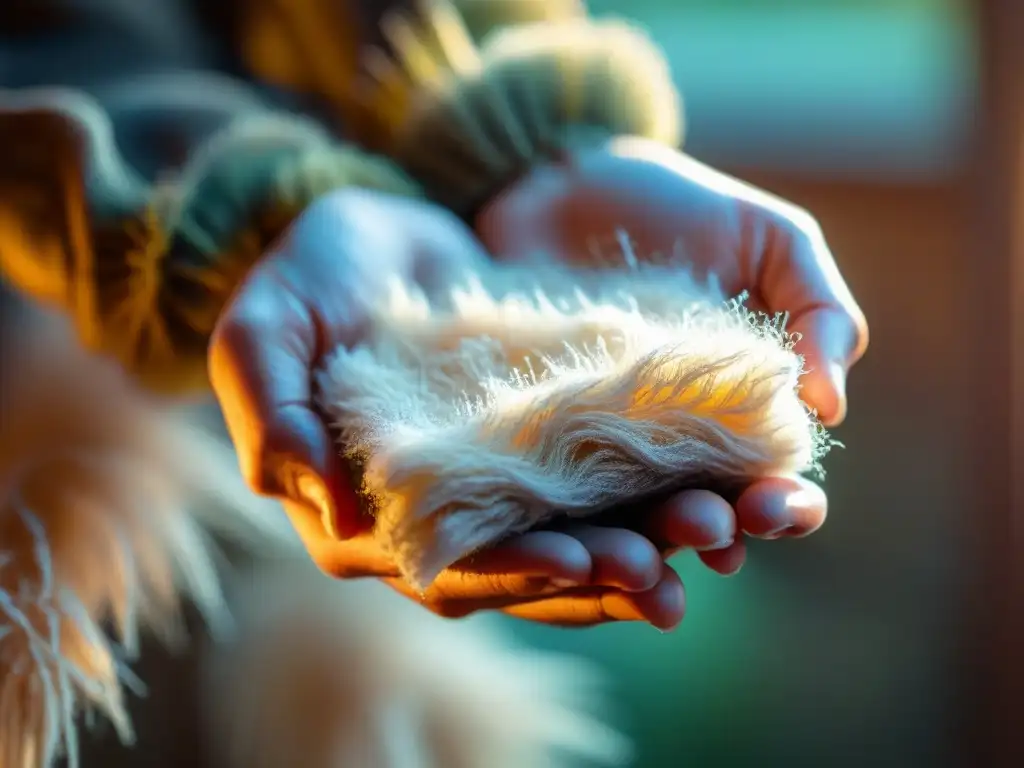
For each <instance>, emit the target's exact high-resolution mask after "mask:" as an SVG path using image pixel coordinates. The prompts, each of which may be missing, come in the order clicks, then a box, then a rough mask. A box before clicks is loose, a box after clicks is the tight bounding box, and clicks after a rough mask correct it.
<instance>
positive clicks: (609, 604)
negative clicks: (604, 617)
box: [604, 565, 686, 632]
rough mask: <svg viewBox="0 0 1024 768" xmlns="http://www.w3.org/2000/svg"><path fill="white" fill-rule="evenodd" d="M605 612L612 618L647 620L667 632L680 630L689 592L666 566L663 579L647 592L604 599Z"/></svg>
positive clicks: (663, 568) (613, 594)
mask: <svg viewBox="0 0 1024 768" xmlns="http://www.w3.org/2000/svg"><path fill="white" fill-rule="evenodd" d="M604 604H605V610H606V611H607V613H608V615H609V616H611V617H612V618H618V619H620V620H625V621H629V620H634V621H635V620H643V621H646V622H648V623H649V624H651V626H653V627H656V628H657V629H660V630H661V631H663V632H670V631H672V630H673V629H675V628H676V627H678V626H679V624H680V623H682V621H683V617H684V616H685V615H686V589H685V587H684V586H683V582H682V580H681V579H680V578H679V574H677V573H676V572H675V571H674V570H673V569H672V568H670V567H669V566H667V565H663V566H662V572H661V577H660V579H659V580H658V582H657V583H656V584H655V586H654V587H652V588H651V589H649V590H647V591H645V592H634V593H626V592H611V593H608V594H607V595H606V596H605V597H604Z"/></svg>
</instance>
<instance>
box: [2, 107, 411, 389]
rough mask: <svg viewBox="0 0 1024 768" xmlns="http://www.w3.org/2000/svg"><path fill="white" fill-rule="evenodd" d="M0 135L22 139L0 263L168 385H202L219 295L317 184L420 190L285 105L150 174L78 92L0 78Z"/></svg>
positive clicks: (223, 296)
mask: <svg viewBox="0 0 1024 768" xmlns="http://www.w3.org/2000/svg"><path fill="white" fill-rule="evenodd" d="M0 139H2V140H3V141H4V142H5V145H6V146H17V147H19V151H18V152H11V153H5V154H4V156H3V157H2V158H0V275H3V276H4V277H6V278H7V279H8V280H9V281H10V282H11V284H12V285H13V286H14V287H16V288H18V289H19V290H20V291H21V292H22V293H24V294H25V295H27V296H29V297H31V298H33V299H36V300H40V301H44V302H47V303H49V304H51V305H55V306H58V307H60V308H61V309H63V310H64V311H65V312H67V313H68V314H70V315H71V317H72V318H73V319H74V322H75V326H76V328H77V330H78V332H79V336H80V339H81V341H82V342H83V343H84V345H85V346H86V347H87V348H89V349H91V350H93V351H97V352H101V353H104V354H108V355H111V356H113V357H115V358H116V359H118V360H119V361H120V362H121V363H122V365H124V366H125V368H126V369H127V370H129V371H130V372H131V373H132V374H133V375H135V376H137V377H138V378H139V379H140V380H141V382H142V383H143V384H144V385H145V386H146V387H147V388H148V389H150V390H155V391H161V392H170V393H179V392H182V391H189V390H202V389H204V388H205V387H206V385H207V378H206V348H207V343H208V341H209V337H210V334H211V333H212V331H213V328H214V325H215V323H216V319H217V317H218V315H219V314H220V311H221V309H222V308H223V306H224V304H225V303H226V301H227V300H228V298H229V297H230V295H231V294H232V292H233V291H234V289H235V288H236V287H237V285H238V283H239V282H240V281H241V279H242V277H243V276H244V275H245V273H246V272H247V271H248V269H249V268H250V266H251V265H252V264H253V263H254V262H255V261H256V260H257V259H259V258H260V257H261V256H262V255H263V254H264V253H265V252H266V250H267V249H268V248H269V247H270V246H271V245H272V244H273V243H274V241H275V240H276V239H277V238H278V237H279V236H280V235H281V234H282V232H283V231H284V230H285V229H286V227H287V226H288V225H289V224H290V223H291V221H292V220H293V219H294V218H295V217H296V216H297V215H298V214H299V213H301V212H302V210H303V209H304V208H305V207H306V206H307V205H308V203H310V202H311V201H312V200H313V199H315V198H316V197H318V196H320V195H322V194H324V193H326V192H329V191H331V190H333V189H337V188H341V187H346V186H359V187H363V188H371V189H378V190H384V191H388V192H392V193H395V194H400V195H411V196H415V195H418V194H419V190H418V188H417V187H416V185H415V184H414V183H413V182H412V181H411V180H409V179H408V178H407V177H406V176H405V175H404V174H403V173H402V172H401V171H399V170H398V169H397V168H396V167H395V166H394V165H393V164H392V163H391V162H390V161H387V160H385V159H382V158H377V157H373V156H371V155H367V154H365V153H363V152H361V151H359V150H356V149H354V148H352V147H350V146H348V145H344V144H338V143H337V142H335V141H334V140H333V139H331V137H330V136H329V135H328V134H327V133H325V132H324V131H323V130H321V129H320V128H319V127H318V126H317V125H316V124H314V123H312V122H309V121H306V120H303V119H300V118H297V117H292V116H289V115H280V114H273V113H261V114H252V115H245V116H243V117H240V118H238V119H236V120H234V121H231V122H229V123H228V124H227V125H226V127H224V128H223V129H222V130H220V131H218V132H216V133H215V134H214V135H213V136H212V137H211V138H210V139H208V140H207V141H205V142H203V143H202V144H201V145H200V146H199V147H198V148H197V149H196V150H195V151H194V153H193V155H192V157H191V158H190V159H189V161H188V163H186V165H185V166H184V167H183V168H182V169H180V170H179V171H177V172H175V173H173V174H170V175H169V176H168V177H167V178H163V179H158V180H157V181H156V183H153V184H151V183H149V182H147V181H145V180H143V179H141V178H140V176H139V175H138V174H137V173H135V171H134V170H133V169H132V168H131V167H129V165H128V163H127V162H126V161H125V160H124V158H123V157H122V155H121V153H120V152H119V150H118V147H117V145H116V143H115V141H114V136H113V130H112V127H111V124H110V120H109V118H108V116H107V114H106V113H105V112H104V110H103V108H102V107H101V106H100V105H99V104H98V103H97V102H95V101H94V100H92V99H91V98H89V97H87V96H85V95H84V94H81V93H78V92H75V91H68V90H62V89H42V90H28V91H6V92H0Z"/></svg>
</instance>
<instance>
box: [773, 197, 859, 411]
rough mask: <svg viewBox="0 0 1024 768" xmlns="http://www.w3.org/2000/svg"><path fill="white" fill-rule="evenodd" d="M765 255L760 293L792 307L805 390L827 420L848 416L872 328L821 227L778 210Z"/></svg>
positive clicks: (782, 308) (777, 306)
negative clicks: (853, 380)
mask: <svg viewBox="0 0 1024 768" xmlns="http://www.w3.org/2000/svg"><path fill="white" fill-rule="evenodd" d="M769 227H770V229H769V232H768V234H767V236H766V237H765V243H766V244H767V246H766V248H765V249H764V252H763V253H762V254H760V259H759V260H758V261H759V269H758V273H759V274H760V281H759V285H758V286H757V290H758V292H759V293H760V294H761V297H762V298H763V299H764V301H765V303H766V304H767V305H768V307H769V309H770V310H771V311H774V312H788V313H789V316H790V317H789V324H788V326H787V327H788V330H789V331H790V332H792V333H794V334H799V335H800V340H799V341H798V343H797V346H796V349H797V351H798V352H799V353H800V354H801V355H803V357H804V361H805V368H806V370H807V373H806V375H805V376H804V378H803V382H802V384H803V388H802V394H803V396H804V398H805V400H806V401H807V402H808V404H810V405H811V407H813V408H815V409H816V410H817V411H818V415H819V417H820V418H821V419H822V421H823V422H824V423H825V424H826V425H834V424H838V423H839V422H841V421H842V420H843V418H844V416H845V415H846V376H847V372H848V370H849V368H850V366H852V365H853V364H854V363H856V362H857V360H859V359H860V358H861V356H862V355H863V354H864V351H865V350H866V349H867V344H868V328H867V322H866V321H865V319H864V313H863V312H862V311H861V309H860V307H859V306H858V305H857V302H856V301H855V300H854V298H853V295H852V294H851V293H850V289H849V288H848V287H847V285H846V282H845V281H844V280H843V277H842V275H841V274H840V273H839V268H838V266H837V265H836V262H835V259H834V258H833V256H832V253H831V251H830V250H829V248H828V245H827V244H826V242H825V238H824V236H823V235H822V233H821V229H820V227H819V226H818V225H817V223H816V222H815V221H814V220H813V219H811V218H810V217H809V216H807V215H806V214H804V213H802V212H795V211H793V212H789V213H788V214H778V215H773V216H772V218H771V219H770V224H769Z"/></svg>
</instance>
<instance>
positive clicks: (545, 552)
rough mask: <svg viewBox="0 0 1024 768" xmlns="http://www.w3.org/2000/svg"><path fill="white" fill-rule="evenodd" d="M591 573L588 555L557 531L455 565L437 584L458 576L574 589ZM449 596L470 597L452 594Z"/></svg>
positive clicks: (530, 536)
mask: <svg viewBox="0 0 1024 768" xmlns="http://www.w3.org/2000/svg"><path fill="white" fill-rule="evenodd" d="M592 569H593V561H592V559H591V556H590V553H589V552H588V551H587V549H586V547H584V546H583V544H581V543H580V542H579V541H578V540H576V539H574V538H573V537H572V536H569V535H568V534H565V533H559V532H557V531H530V532H528V533H524V534H522V535H521V536H516V537H514V538H512V539H510V540H508V541H506V542H503V543H501V544H498V545H497V546H495V547H493V548H492V549H488V550H485V551H483V552H480V553H478V554H476V555H474V556H472V557H469V558H467V559H466V560H464V561H462V562H461V563H457V564H456V565H455V566H453V567H452V568H449V569H447V570H446V571H444V572H443V573H442V574H441V577H440V578H439V581H443V580H444V579H453V580H456V581H457V578H456V577H458V576H460V575H468V576H497V577H502V578H504V577H506V576H511V575H515V576H542V577H544V578H546V579H549V580H550V581H551V582H552V583H553V584H555V586H559V587H563V588H565V587H578V586H584V585H586V584H589V583H590V577H591V572H592ZM446 591H450V590H446ZM508 593H509V594H515V593H514V592H511V591H509V592H508ZM450 594H451V596H452V597H471V596H473V595H471V594H469V593H464V592H463V593H458V592H455V591H450Z"/></svg>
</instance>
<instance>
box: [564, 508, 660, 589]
mask: <svg viewBox="0 0 1024 768" xmlns="http://www.w3.org/2000/svg"><path fill="white" fill-rule="evenodd" d="M559 530H560V531H561V532H562V533H566V534H568V535H569V536H572V537H573V538H574V539H576V540H577V541H578V542H579V543H581V544H582V545H583V546H584V547H586V549H587V552H589V553H590V559H591V561H592V563H593V569H592V571H591V575H590V583H591V584H593V585H595V586H604V587H616V588H618V589H623V590H626V591H628V592H643V591H645V590H648V589H651V588H652V587H653V586H654V585H655V584H657V583H658V579H659V578H660V577H661V567H662V557H661V554H660V553H659V552H658V550H657V548H656V547H655V546H654V544H652V543H651V542H650V541H649V540H648V539H647V538H646V537H644V536H642V535H640V534H639V533H635V532H634V531H630V530H627V529H625V528H605V527H601V526H596V525H585V524H572V525H568V526H565V527H563V528H560V529H559Z"/></svg>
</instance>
